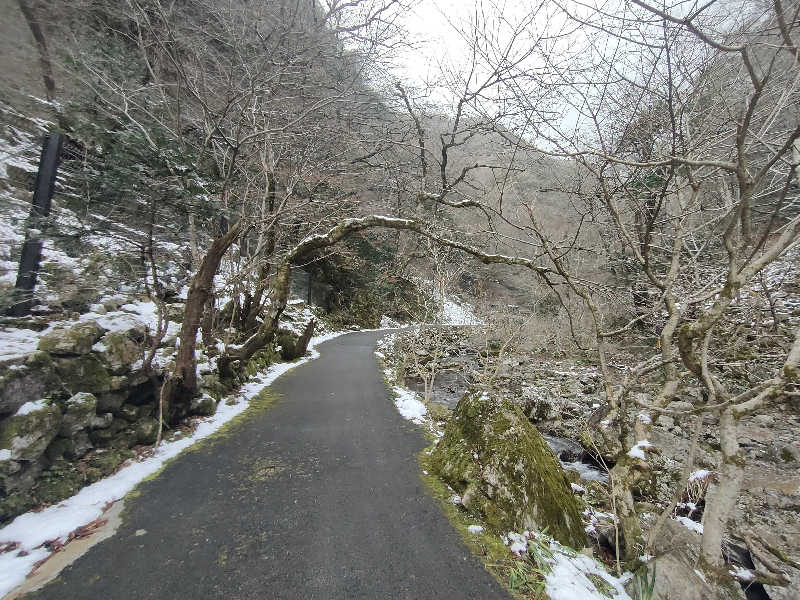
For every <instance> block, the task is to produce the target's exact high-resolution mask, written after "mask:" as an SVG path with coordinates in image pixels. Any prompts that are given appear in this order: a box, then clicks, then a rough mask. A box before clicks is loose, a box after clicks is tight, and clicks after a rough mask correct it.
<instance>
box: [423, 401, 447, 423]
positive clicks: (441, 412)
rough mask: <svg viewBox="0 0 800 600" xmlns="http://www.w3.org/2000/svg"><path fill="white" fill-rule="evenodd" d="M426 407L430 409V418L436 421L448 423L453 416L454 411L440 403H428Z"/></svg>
mask: <svg viewBox="0 0 800 600" xmlns="http://www.w3.org/2000/svg"><path fill="white" fill-rule="evenodd" d="M426 407H427V409H428V416H429V417H430V418H431V419H433V420H434V421H447V420H448V419H449V418H450V417H451V415H452V414H453V411H452V410H450V409H449V408H447V407H446V406H445V405H444V404H440V403H439V402H428V404H427V405H426Z"/></svg>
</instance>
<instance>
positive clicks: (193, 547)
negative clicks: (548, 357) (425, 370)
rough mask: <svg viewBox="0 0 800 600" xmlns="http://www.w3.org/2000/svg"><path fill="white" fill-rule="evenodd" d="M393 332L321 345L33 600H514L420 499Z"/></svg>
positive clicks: (174, 467) (173, 469)
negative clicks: (397, 390) (394, 369)
mask: <svg viewBox="0 0 800 600" xmlns="http://www.w3.org/2000/svg"><path fill="white" fill-rule="evenodd" d="M381 335H383V334H382V333H380V332H369V333H367V332H365V333H352V334H348V335H345V336H342V337H339V338H337V339H334V340H332V341H329V342H326V343H325V344H323V345H321V346H320V347H319V350H320V352H321V355H322V356H321V357H320V358H319V359H317V360H314V361H311V362H310V363H308V364H306V365H303V366H301V367H298V368H296V369H293V370H292V371H290V372H289V373H287V374H285V375H283V376H282V377H281V378H279V379H278V380H277V381H276V382H275V383H274V384H273V385H272V391H273V392H275V393H277V394H278V395H279V397H280V400H279V401H278V402H277V403H276V404H275V405H274V406H273V407H271V408H270V409H269V410H266V411H253V413H252V414H250V415H249V416H248V417H247V419H246V421H245V422H244V423H243V424H242V425H241V426H239V427H238V428H237V429H236V430H235V433H234V434H233V435H231V436H227V437H220V438H219V439H217V440H216V441H214V442H213V443H210V444H206V445H205V446H203V447H202V448H201V449H199V450H197V451H194V452H189V453H187V454H185V455H184V456H181V457H179V458H178V459H176V460H175V461H174V462H172V463H170V464H169V465H168V466H167V468H166V469H165V470H164V472H163V473H162V474H161V475H160V476H159V477H157V478H155V479H153V480H151V481H148V482H145V483H144V484H142V485H141V486H139V492H140V493H139V495H138V496H136V497H135V498H132V499H129V500H128V501H127V502H126V518H125V520H124V523H123V524H122V525H121V526H120V528H119V530H118V531H117V533H116V535H114V536H113V537H111V538H110V539H108V540H106V541H104V542H101V543H100V544H98V545H97V546H95V547H94V548H92V549H91V550H90V551H89V552H88V553H87V554H86V555H85V556H83V557H81V558H79V559H78V560H77V561H76V562H75V563H74V564H73V565H71V566H70V567H67V568H66V569H65V570H64V571H63V572H62V573H61V575H60V576H59V577H58V579H56V580H55V581H53V582H52V583H50V584H49V585H47V586H46V587H44V588H43V589H42V590H39V591H38V592H34V593H32V594H29V595H28V596H26V598H41V599H50V598H52V599H58V600H63V599H64V598H70V599H74V600H81V599H86V600H89V599H91V600H99V599H103V600H114V599H126V600H127V599H136V600H144V599H148V598H153V599H158V600H164V599H171V598H193V599H202V598H225V599H226V600H236V599H248V600H250V599H255V598H264V599H267V598H269V599H272V598H287V599H288V598H292V599H301V598H302V599H315V600H316V599H319V600H331V599H336V598H342V599H344V598H347V599H354V598H376V599H382V598H387V599H395V598H398V599H399V598H404V599H405V598H407V599H426V598H448V599H457V598H475V599H494V598H508V597H509V596H508V595H507V594H506V593H505V592H504V591H503V590H502V588H501V587H500V586H499V585H498V584H497V582H496V581H495V580H494V579H493V578H492V577H491V576H490V575H489V574H488V573H487V572H486V571H485V570H484V569H483V567H482V566H481V564H480V562H479V561H478V560H477V559H476V558H475V557H473V556H472V555H471V554H470V553H469V551H468V550H467V548H466V547H465V546H464V545H463V544H462V542H461V540H460V539H459V536H458V534H457V533H456V531H455V530H454V529H453V528H452V526H451V525H450V523H449V522H448V521H447V519H446V518H445V517H444V515H443V514H442V512H441V511H440V510H439V508H438V507H437V505H436V503H435V501H434V500H433V499H432V498H431V497H430V496H428V495H427V493H426V491H425V489H424V485H423V483H422V481H421V479H420V477H419V467H418V464H417V462H416V458H415V454H416V453H417V452H419V450H420V449H422V448H423V447H424V446H425V444H426V443H425V440H424V438H423V436H422V435H421V434H420V432H419V431H417V430H415V428H414V426H413V425H412V424H410V423H408V422H406V421H404V420H403V419H402V418H401V417H400V416H399V415H398V413H397V412H396V411H395V409H394V407H393V406H392V404H391V402H390V399H389V397H388V391H387V390H386V387H385V385H384V383H383V381H382V379H381V376H380V372H379V369H378V368H377V365H376V361H375V357H374V355H373V352H374V349H375V343H376V341H377V339H378V338H379V337H381Z"/></svg>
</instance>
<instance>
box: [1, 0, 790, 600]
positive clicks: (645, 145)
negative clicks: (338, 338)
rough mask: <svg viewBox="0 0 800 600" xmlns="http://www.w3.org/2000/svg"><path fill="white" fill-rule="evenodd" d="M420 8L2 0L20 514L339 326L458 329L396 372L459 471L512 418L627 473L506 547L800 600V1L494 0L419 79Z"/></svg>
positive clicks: (14, 450) (639, 590)
mask: <svg viewBox="0 0 800 600" xmlns="http://www.w3.org/2000/svg"><path fill="white" fill-rule="evenodd" d="M423 1H424V0H423ZM417 4H418V3H417V2H414V1H413V0H352V1H344V0H319V1H313V2H312V1H304V0H271V1H263V2H255V1H252V0H250V1H248V0H228V1H225V2H220V1H218V0H174V1H166V0H124V1H117V0H113V1H112V0H62V1H61V2H58V3H47V2H43V1H41V0H14V1H11V0H4V1H3V3H2V4H1V5H0V6H2V11H3V13H4V14H6V15H8V17H9V18H8V19H4V24H3V25H2V26H0V31H3V32H4V34H6V36H5V37H6V41H5V42H3V46H2V50H3V54H4V55H5V56H6V57H7V69H5V72H4V73H2V75H0V215H2V223H0V231H2V234H3V235H2V237H3V238H4V240H0V311H2V313H3V315H4V316H3V317H2V319H1V320H0V344H4V345H5V349H3V348H0V522H1V523H7V522H11V520H12V519H13V518H14V517H17V516H18V515H20V514H23V513H25V512H26V511H28V510H31V509H34V508H36V507H40V506H43V505H51V504H54V503H58V502H59V501H61V500H63V499H64V498H67V497H68V496H70V495H71V494H73V493H74V492H76V491H77V490H79V489H80V488H81V487H82V486H84V485H87V484H89V483H93V482H94V481H96V480H99V479H101V478H102V477H104V476H106V475H108V474H109V473H112V472H114V471H115V470H116V469H118V468H119V466H120V465H121V464H123V462H124V461H125V460H128V459H130V458H131V457H132V456H134V454H136V452H138V451H139V450H141V449H142V448H144V447H150V446H152V445H153V444H156V445H158V444H159V443H161V441H162V438H166V437H167V436H168V435H171V434H172V433H173V432H177V431H179V430H181V428H184V427H186V426H187V423H189V422H191V420H192V419H193V418H197V417H208V416H210V415H213V414H214V412H215V411H216V410H217V407H218V406H221V405H222V404H223V403H222V402H221V398H224V397H226V395H228V394H230V393H232V391H233V390H236V389H239V388H240V386H242V385H243V384H245V383H246V382H247V381H249V378H252V377H253V376H254V375H255V374H257V373H259V372H261V371H263V369H265V368H267V367H268V366H270V365H272V364H275V363H277V362H279V361H281V360H283V361H291V360H296V359H298V358H302V357H304V356H305V355H306V352H307V350H308V349H309V343H310V341H311V340H312V339H313V336H314V334H315V333H329V332H334V331H339V330H343V329H346V328H351V327H362V328H376V327H388V326H397V325H399V324H403V325H406V324H417V325H418V324H420V323H442V322H445V323H446V322H448V318H446V317H447V315H448V314H450V315H452V313H453V310H454V307H455V309H458V310H462V308H463V310H464V311H466V313H470V311H471V312H472V313H474V315H473V314H469V315H468V316H469V318H467V319H463V320H461V321H459V320H450V321H449V322H450V324H456V325H459V326H457V327H437V326H434V327H428V328H426V327H416V328H412V329H410V330H408V331H404V332H401V333H398V334H397V335H396V336H395V337H393V338H390V342H389V343H387V344H386V345H385V346H384V347H383V350H381V352H382V353H383V354H381V356H382V357H383V358H384V359H385V360H386V366H387V369H388V370H390V371H391V372H392V373H393V375H392V377H394V378H395V380H396V381H395V383H397V384H398V385H400V386H401V387H402V386H405V387H407V388H410V389H413V390H415V391H416V392H418V395H419V396H420V397H422V401H423V405H425V406H427V407H428V408H427V409H426V411H427V412H426V413H425V414H427V417H425V418H426V419H429V423H430V427H431V431H433V432H434V433H435V432H436V431H439V430H441V431H442V432H444V433H443V436H444V437H442V440H443V442H442V445H441V446H442V448H444V444H445V440H448V439H450V438H451V437H452V439H454V440H455V439H456V438H458V440H459V442H458V443H461V441H460V440H463V439H467V438H468V435H471V434H469V432H468V431H467V430H466V429H464V430H463V431H461V430H459V431H460V433H451V432H450V429H446V427H450V426H451V424H455V423H458V422H459V419H460V418H461V417H459V415H462V414H466V412H465V411H466V410H467V408H466V407H467V406H468V404H469V403H478V404H480V402H484V401H487V399H490V398H491V399H492V400H491V401H492V402H495V405H496V406H495V408H492V409H491V410H489V409H486V408H485V407H484V408H479V409H478V408H476V409H475V410H477V411H478V413H480V414H481V415H484V416H485V418H486V419H490V418H494V417H490V416H486V415H490V414H494V413H493V412H492V411H494V410H496V407H497V406H500V407H505V402H506V401H509V402H510V405H509V406H514V407H516V408H513V410H514V411H521V412H520V414H523V415H524V419H523V420H524V421H526V427H527V423H529V424H530V425H533V426H535V427H534V430H537V431H538V432H540V433H542V434H544V436H545V439H547V440H548V443H549V444H550V448H551V449H552V450H553V451H554V453H555V456H556V457H557V458H559V459H561V464H562V466H564V467H565V468H567V471H569V465H566V464H565V463H581V464H584V465H585V464H591V465H592V468H593V469H598V470H599V471H601V472H602V477H593V478H591V480H590V481H589V483H588V484H587V482H586V481H583V480H582V478H578V476H577V474H576V475H573V476H571V475H569V474H567V475H566V476H565V477H567V478H568V479H569V478H570V477H571V479H569V481H567V479H564V478H563V477H561V475H560V474H559V475H558V477H559V478H561V479H564V482H566V483H564V482H561V479H558V482H559V483H557V484H553V485H555V486H556V487H557V488H558V490H561V487H558V486H561V485H562V483H563V485H564V486H566V487H565V488H564V489H566V490H568V491H569V490H570V489H571V490H572V491H574V492H575V494H574V495H575V499H572V496H573V494H572V493H571V492H570V493H569V495H570V498H571V499H570V500H568V501H565V502H567V504H569V503H572V502H576V503H579V504H580V507H578V504H576V505H575V506H576V507H578V508H575V510H576V511H577V512H576V513H575V514H576V515H580V514H581V513H582V514H583V518H585V519H588V520H587V521H586V522H585V523H584V525H585V529H583V527H577V530H575V527H574V525H575V524H574V523H573V524H572V525H570V526H569V527H567V528H566V529H564V531H567V533H564V534H563V535H560V533H559V532H560V531H561V530H559V527H561V521H560V520H558V519H560V518H561V517H559V518H558V519H556V520H555V521H554V524H552V525H548V524H547V523H543V522H541V517H539V521H537V522H536V527H531V526H529V525H523V524H522V523H523V522H524V523H528V521H524V520H523V521H520V520H517V521H514V519H513V518H510V517H509V518H510V519H511V520H510V521H509V520H501V521H498V523H497V524H496V527H495V529H496V530H497V531H495V532H494V533H496V534H501V535H506V534H508V535H511V534H510V533H509V532H516V533H515V535H519V534H521V532H522V531H523V529H530V530H534V529H535V530H537V531H538V532H541V531H545V532H547V531H549V532H550V534H551V535H554V536H555V538H556V540H557V542H559V543H563V544H564V545H566V546H570V545H571V546H575V549H576V550H581V548H592V549H593V550H592V551H593V552H594V556H595V558H597V560H598V561H599V562H601V563H603V564H604V565H605V568H607V569H608V571H609V572H613V573H615V574H616V576H617V577H622V579H624V576H623V574H624V573H626V572H627V573H633V574H634V575H631V576H630V578H629V580H626V581H627V583H626V585H627V586H628V587H627V588H626V589H627V592H624V591H620V592H618V593H619V594H622V593H629V594H630V597H632V598H635V600H647V599H649V598H660V599H666V598H674V597H680V598H705V597H712V595H713V597H718V598H740V597H744V596H745V595H746V597H748V598H774V599H784V598H785V599H789V598H796V597H797V593H798V590H800V529H798V525H797V522H796V517H797V511H798V510H800V400H799V398H800V275H798V274H799V273H800V267H798V265H800V246H799V245H798V242H799V241H800V104H799V103H800V3H798V2H797V1H796V0H746V1H745V0H711V1H709V2H706V3H701V2H694V1H684V0H674V1H667V2H661V3H655V2H651V1H650V0H630V1H629V2H613V3H611V4H608V3H595V2H588V3H586V2H578V1H567V2H561V1H559V0H525V1H524V2H519V3H513V4H514V6H513V7H512V6H508V5H507V4H508V3H503V2H498V1H492V0H485V1H481V2H476V3H475V7H474V10H473V11H470V12H469V13H465V14H466V15H467V16H464V17H463V18H456V17H455V16H453V17H452V18H450V19H448V20H447V21H448V24H447V26H448V28H449V34H448V35H450V36H451V38H452V39H453V40H457V43H455V42H454V45H455V47H456V48H457V49H458V52H457V53H456V55H455V56H454V55H453V52H452V51H447V52H445V51H442V52H441V56H434V57H431V56H426V57H422V56H419V58H418V60H420V61H422V60H423V58H424V59H425V60H428V61H429V62H430V63H431V64H433V65H435V68H433V69H432V70H429V72H428V75H427V77H426V78H425V79H424V80H422V79H418V78H411V77H407V76H406V75H405V74H404V71H403V70H402V69H400V68H399V66H398V65H399V64H400V63H401V62H402V61H403V60H407V58H403V57H408V56H415V54H414V53H415V52H419V48H417V47H416V46H415V43H414V41H413V39H412V36H410V35H409V31H408V21H407V15H408V13H409V11H411V10H412V9H414V7H415V5H417ZM451 50H452V49H451ZM43 140H44V141H43ZM47 143H54V144H55V143H57V144H58V145H59V148H58V156H59V162H58V170H57V175H56V176H55V178H54V179H53V181H51V182H50V185H51V186H52V188H53V190H54V194H53V197H52V206H51V205H50V203H49V198H48V200H47V206H46V208H42V207H43V206H44V205H42V204H39V205H35V204H32V202H33V201H34V194H33V192H34V189H35V190H36V194H37V197H41V194H40V187H41V189H42V190H44V189H45V188H46V187H47V186H46V185H45V184H46V182H44V181H43V178H42V177H41V176H40V177H37V171H38V170H39V167H40V158H41V160H42V161H44V157H45V154H46V152H43V151H42V148H43V145H42V144H45V147H46V145H47ZM41 193H42V194H44V192H41ZM466 313H465V314H466ZM459 319H460V317H459ZM120 323H122V324H121V325H120ZM312 345H313V343H312ZM476 389H477V390H483V392H484V394H485V395H484V396H481V395H480V394H477V395H476V394H473V393H472V391H474V390H476ZM81 394H84V395H81ZM89 396H91V398H89ZM451 396H452V398H451ZM462 397H463V403H462V402H461V400H462ZM37 403H38V404H37ZM26 407H27V408H26ZM442 407H444V408H442ZM508 410H512V409H510V408H509V409H508ZM437 411H438V412H437ZM481 411H483V412H481ZM486 411H489V412H486ZM401 412H402V411H401ZM423 412H425V411H423ZM469 414H475V413H469ZM31 415H33V416H34V417H35V418H32V417H31ZM476 418H477V417H476ZM452 426H453V427H455V425H452ZM460 426H461V427H462V428H463V427H464V426H463V423H462V425H460ZM520 427H521V425H520ZM537 428H538V429H537ZM530 435H531V436H539V433H536V434H533V433H531V434H530ZM458 436H461V437H458ZM548 436H553V437H555V438H557V440H562V441H561V442H558V441H557V442H554V441H552V440H551V439H550V437H548ZM440 437H441V436H440ZM500 437H502V435H501V436H500ZM23 439H24V442H22V441H19V440H23ZM535 439H537V440H538V439H539V437H536V438H535ZM15 440H17V441H15ZM564 440H566V441H564ZM436 443H439V442H438V441H437V442H436ZM476 443H477V442H476ZM481 443H483V442H481ZM487 444H488V442H487ZM559 444H562V445H559ZM563 444H567V445H566V446H565V445H563ZM543 447H544V446H543ZM567 447H568V448H571V450H568V451H567V450H565V448H567ZM137 449H139V450H137ZM572 449H574V451H573V450H572ZM441 452H442V453H444V450H441ZM565 452H566V454H564V453H565ZM562 454H564V455H563V456H562ZM566 455H569V457H570V458H564V456H566ZM434 459H435V460H434V462H436V461H440V463H436V465H438V466H436V465H434V467H431V468H432V469H434V470H436V469H439V474H440V475H441V478H442V479H443V480H444V481H446V482H447V484H448V485H451V486H453V489H454V490H455V492H457V493H458V496H457V497H458V502H457V504H459V505H460V506H461V509H462V510H463V511H464V512H466V513H474V514H476V515H479V516H480V517H481V518H485V519H487V521H486V522H487V523H488V527H489V528H491V527H492V526H493V522H492V521H491V515H492V514H494V513H492V510H490V509H487V508H486V504H485V503H486V502H487V500H486V498H489V500H492V499H493V496H492V494H493V493H495V492H492V491H491V490H489V491H486V490H485V489H483V488H481V487H480V486H481V485H484V484H485V481H484V483H476V486H477V487H476V488H474V487H473V486H471V485H468V484H467V483H466V482H467V478H465V477H466V476H464V477H461V475H457V474H456V473H455V472H454V471H452V469H450V467H452V463H453V460H455V459H452V457H445V456H444V455H443V456H441V457H439V458H436V455H434ZM432 460H433V459H432ZM476 460H478V459H477V455H476ZM448 461H449V462H448ZM455 462H458V461H455ZM447 465H450V466H447ZM555 465H556V468H559V469H560V467H558V464H557V463H555ZM500 468H501V467H498V469H500ZM537 468H538V467H537ZM576 468H577V467H576ZM578 470H580V469H578ZM559 473H560V471H559ZM470 477H472V475H470ZM482 477H483V480H485V479H486V478H487V477H488V475H485V474H484V475H483V476H482ZM478 479H480V478H478ZM483 480H482V481H483ZM545 480H546V481H549V479H548V478H544V479H543V481H545ZM570 483H571V487H570V485H569V484H570ZM462 484H463V485H462ZM459 485H462V487H463V489H459ZM549 485H550V484H549V483H548V484H547V486H549ZM542 486H543V487H547V486H546V485H545V484H542ZM478 488H480V489H481V490H483V491H482V492H481V494H483V495H480V494H479V493H478V492H476V491H475V490H476V489H478ZM548 489H549V488H548ZM554 489H555V488H554ZM468 490H470V493H469V494H468V493H467V491H468ZM587 490H588V491H587ZM455 492H454V493H455ZM553 493H555V492H553ZM559 493H561V492H559ZM475 494H478V496H479V497H480V498H481V500H480V503H478V502H477V501H475V502H473V503H472V504H470V498H472V497H475ZM490 504H491V502H490ZM570 510H572V509H570ZM510 512H513V511H510ZM598 515H599V517H598ZM562 516H563V515H562ZM504 519H505V518H504ZM598 519H599V520H598ZM567 521H568V522H569V519H567ZM684 521H686V522H688V523H689V524H687V523H684ZM556 522H557V523H558V524H555V523H556ZM676 522H677V523H679V524H681V523H682V525H679V527H683V525H685V527H683V529H682V530H681V531H680V532H676V531H675V526H674V523H676ZM515 527H516V528H515ZM573 530H574V531H573ZM683 530H686V531H688V532H689V533H690V534H691V536H693V537H691V539H688V538H687V537H686V536H687V535H689V534H687V533H686V531H683ZM576 531H577V533H576ZM698 532H699V533H698ZM532 535H533V534H530V535H529V536H528V538H529V539H526V540H524V543H523V548H524V550H523V553H524V554H525V556H524V557H520V552H516V553H515V554H516V556H515V557H512V558H510V559H509V558H508V557H505V558H504V559H503V561H505V562H502V565H503V566H502V567H499V568H498V569H496V572H497V574H498V576H499V577H500V578H501V579H503V580H504V581H505V582H506V583H508V584H509V586H510V590H511V592H512V593H513V594H515V595H517V596H518V597H526V598H534V597H541V596H539V595H538V594H540V593H544V591H543V590H544V588H543V587H542V586H541V585H540V583H541V582H542V581H543V578H544V579H546V576H545V575H543V574H542V569H546V567H545V564H546V563H547V559H546V558H544V559H542V557H541V556H539V555H537V554H536V552H535V548H536V544H537V543H541V540H540V539H539V538H538V537H532ZM537 535H538V534H537ZM495 537H496V536H495ZM514 540H517V538H514ZM507 541H508V542H509V543H508V544H507V545H511V547H512V548H513V540H512V538H511V537H508V538H507ZM517 541H519V540H517ZM528 544H530V546H528ZM675 548H679V550H677V551H675ZM15 549H16V547H13V548H9V549H5V548H4V546H3V539H0V554H2V553H3V552H4V551H5V552H11V551H13V550H15ZM676 553H677V554H676ZM662 556H663V558H662ZM675 556H678V558H675ZM537 557H538V558H537ZM491 559H492V560H494V561H495V562H497V561H498V560H499V559H496V557H494V556H492V557H491ZM509 561H510V562H509ZM547 568H549V567H547ZM614 581H616V579H615V580H614ZM509 582H510V583H509ZM620 585H622V584H620ZM634 588H635V589H634ZM548 593H549V592H548ZM614 594H615V595H613V596H612V595H611V593H609V594H607V597H614V598H622V597H623V596H621V595H616V594H617V592H614ZM759 594H761V595H759ZM551 597H552V594H551Z"/></svg>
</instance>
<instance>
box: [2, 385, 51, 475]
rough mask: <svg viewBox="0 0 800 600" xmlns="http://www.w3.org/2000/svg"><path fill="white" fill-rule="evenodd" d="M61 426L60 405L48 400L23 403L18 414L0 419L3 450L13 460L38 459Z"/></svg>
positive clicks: (3, 454) (3, 453)
mask: <svg viewBox="0 0 800 600" xmlns="http://www.w3.org/2000/svg"><path fill="white" fill-rule="evenodd" d="M60 426H61V411H60V410H59V408H58V407H57V406H54V405H49V404H47V403H46V402H45V401H44V400H39V401H37V402H28V403H26V404H23V405H22V406H21V407H20V408H19V410H18V411H17V412H16V413H15V414H14V416H12V417H8V418H7V419H5V420H3V421H2V422H0V453H2V456H5V457H7V458H8V459H11V460H26V461H33V460H36V459H37V458H39V457H40V456H41V455H42V454H43V453H44V451H45V450H46V449H47V446H48V445H49V444H50V442H51V441H53V438H55V437H56V435H57V434H58V430H59V428H60ZM4 450H5V452H3V451H4Z"/></svg>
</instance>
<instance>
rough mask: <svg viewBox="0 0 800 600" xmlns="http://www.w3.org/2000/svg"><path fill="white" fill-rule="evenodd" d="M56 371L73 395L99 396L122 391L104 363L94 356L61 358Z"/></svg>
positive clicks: (57, 362)
mask: <svg viewBox="0 0 800 600" xmlns="http://www.w3.org/2000/svg"><path fill="white" fill-rule="evenodd" d="M56 370H57V372H58V374H59V376H60V377H61V381H62V383H63V386H64V388H65V389H66V390H67V391H68V392H69V393H71V394H75V393H77V392H90V393H92V394H99V393H102V392H110V391H112V390H114V389H120V386H117V385H116V383H117V382H115V381H113V380H114V379H119V378H113V377H112V376H111V374H110V373H109V372H108V369H106V367H105V365H104V364H103V362H102V361H101V360H100V359H99V358H98V357H97V356H95V355H94V354H86V355H84V356H79V357H75V358H59V359H58V360H57V361H56Z"/></svg>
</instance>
